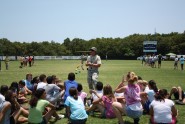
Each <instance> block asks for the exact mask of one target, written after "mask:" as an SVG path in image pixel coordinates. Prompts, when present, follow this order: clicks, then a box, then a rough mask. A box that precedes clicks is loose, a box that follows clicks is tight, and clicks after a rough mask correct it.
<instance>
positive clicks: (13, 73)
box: [0, 60, 185, 124]
mask: <svg viewBox="0 0 185 124" xmlns="http://www.w3.org/2000/svg"><path fill="white" fill-rule="evenodd" d="M102 63H103V64H102V66H101V67H100V69H99V71H100V74H99V80H100V81H102V82H103V83H104V84H110V85H111V86H112V87H113V88H115V87H116V86H117V85H118V84H119V82H120V81H121V78H122V75H123V74H126V73H127V72H128V71H133V72H135V73H136V74H137V75H138V76H141V77H142V78H143V79H145V80H147V81H149V80H151V79H153V80H155V81H156V82H157V86H158V88H159V89H162V88H166V89H168V92H169V91H170V89H171V87H172V86H181V87H182V88H183V89H184V90H185V71H181V70H180V69H179V70H174V69H173V61H163V62H162V67H161V68H160V69H158V68H150V67H148V66H142V65H141V61H136V60H132V61H130V60H109V61H105V60H103V61H102ZM78 65H80V61H79V60H47V61H46V60H43V61H37V60H36V61H35V64H34V66H32V67H24V68H19V66H20V65H19V62H18V61H11V62H10V66H9V70H5V64H4V62H2V71H1V72H0V85H2V84H6V85H10V83H11V82H13V81H17V82H18V81H19V80H21V79H25V75H26V74H27V73H32V74H33V77H34V76H39V75H40V74H46V75H47V76H49V75H53V74H54V75H56V76H57V77H58V78H59V79H61V80H63V81H64V80H66V79H67V76H68V73H69V72H74V71H75V69H76V67H77V66H78ZM84 67H85V66H84ZM86 79H87V71H86V70H84V71H83V70H81V72H80V73H79V74H77V75H76V81H77V82H79V83H81V84H82V85H83V88H84V91H85V92H88V85H87V81H86ZM172 98H173V97H172ZM176 108H177V109H178V110H179V116H178V124H184V123H185V106H182V105H176ZM58 113H64V110H61V111H58ZM123 119H124V120H125V123H126V124H131V123H133V121H132V119H130V118H128V117H126V116H123ZM117 122H118V121H117V119H100V118H98V117H92V116H89V118H88V121H87V124H103V123H106V124H117ZM51 123H56V124H61V123H62V124H67V119H66V118H64V119H62V120H60V121H57V122H51ZM148 123H149V116H148V115H143V116H142V117H141V120H140V124H148Z"/></svg>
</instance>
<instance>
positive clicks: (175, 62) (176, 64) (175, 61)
mask: <svg viewBox="0 0 185 124" xmlns="http://www.w3.org/2000/svg"><path fill="white" fill-rule="evenodd" d="M178 61H179V58H178V57H177V56H175V60H174V69H178Z"/></svg>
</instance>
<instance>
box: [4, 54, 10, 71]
mask: <svg viewBox="0 0 185 124" xmlns="http://www.w3.org/2000/svg"><path fill="white" fill-rule="evenodd" d="M4 61H5V65H6V70H8V67H9V61H10V60H9V58H8V56H6V58H5V60H4Z"/></svg>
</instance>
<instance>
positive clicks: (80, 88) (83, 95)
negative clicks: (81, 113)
mask: <svg viewBox="0 0 185 124" xmlns="http://www.w3.org/2000/svg"><path fill="white" fill-rule="evenodd" d="M77 90H78V96H80V98H81V99H82V101H83V103H84V105H85V104H86V99H87V93H86V92H83V91H82V90H83V86H82V84H80V83H78V86H77Z"/></svg>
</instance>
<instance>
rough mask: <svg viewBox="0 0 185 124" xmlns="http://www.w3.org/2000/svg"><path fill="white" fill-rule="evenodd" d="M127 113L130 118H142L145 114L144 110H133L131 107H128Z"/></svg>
mask: <svg viewBox="0 0 185 124" xmlns="http://www.w3.org/2000/svg"><path fill="white" fill-rule="evenodd" d="M126 115H127V116H129V117H130V118H133V119H135V118H140V117H141V116H142V115H143V110H131V109H130V107H128V106H127V107H126Z"/></svg>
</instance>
